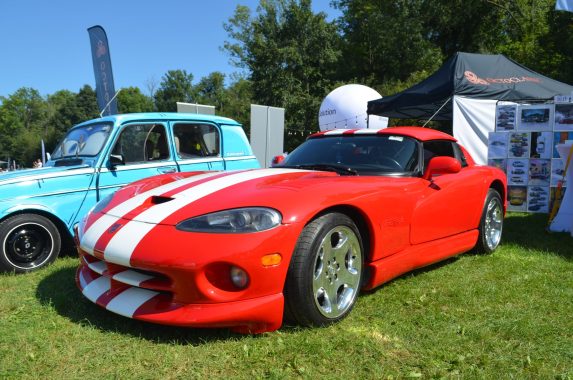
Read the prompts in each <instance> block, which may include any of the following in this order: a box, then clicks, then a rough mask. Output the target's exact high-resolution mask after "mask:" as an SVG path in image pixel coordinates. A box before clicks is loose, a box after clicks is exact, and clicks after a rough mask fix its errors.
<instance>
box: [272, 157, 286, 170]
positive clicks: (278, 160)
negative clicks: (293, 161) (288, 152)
mask: <svg viewBox="0 0 573 380" xmlns="http://www.w3.org/2000/svg"><path fill="white" fill-rule="evenodd" d="M284 160H285V155H284V154H279V155H278V156H274V157H273V160H272V161H271V167H273V166H277V165H279V164H280V163H281V162H283V161H284Z"/></svg>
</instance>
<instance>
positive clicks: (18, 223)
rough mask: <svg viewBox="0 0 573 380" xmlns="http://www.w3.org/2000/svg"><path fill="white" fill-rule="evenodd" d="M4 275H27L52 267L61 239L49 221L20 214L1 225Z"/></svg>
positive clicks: (0, 267) (0, 266) (0, 259)
mask: <svg viewBox="0 0 573 380" xmlns="http://www.w3.org/2000/svg"><path fill="white" fill-rule="evenodd" d="M0 244H1V246H0V271H2V272H16V273H24V272H30V271H32V270H35V269H38V268H42V267H44V266H46V265H48V264H50V263H52V262H53V261H54V260H55V259H56V257H58V255H59V253H60V247H61V237H60V233H59V232H58V229H57V228H56V226H55V225H54V223H52V222H51V221H50V220H49V219H48V218H46V217H43V216H41V215H37V214H20V215H15V216H12V217H9V218H8V219H6V220H4V221H3V222H2V223H0Z"/></svg>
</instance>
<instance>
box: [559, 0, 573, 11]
mask: <svg viewBox="0 0 573 380" xmlns="http://www.w3.org/2000/svg"><path fill="white" fill-rule="evenodd" d="M555 9H556V10H558V11H569V12H573V0H557V3H556V4H555Z"/></svg>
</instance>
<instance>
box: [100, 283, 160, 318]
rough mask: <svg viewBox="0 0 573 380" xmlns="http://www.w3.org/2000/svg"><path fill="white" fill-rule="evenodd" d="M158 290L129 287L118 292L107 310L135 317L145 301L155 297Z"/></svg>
mask: <svg viewBox="0 0 573 380" xmlns="http://www.w3.org/2000/svg"><path fill="white" fill-rule="evenodd" d="M157 294H159V293H158V292H154V291H151V290H146V289H140V288H129V289H127V290H126V291H124V292H121V293H120V294H118V295H117V296H116V297H115V298H114V299H112V300H111V301H110V302H109V303H108V304H107V306H106V307H105V308H106V309H107V310H109V311H112V312H114V313H117V314H119V315H123V316H124V317H129V318H132V317H133V313H135V311H136V310H137V309H138V308H139V307H140V306H141V305H143V304H144V303H146V302H147V301H149V300H150V299H151V298H153V297H155V296H156V295H157Z"/></svg>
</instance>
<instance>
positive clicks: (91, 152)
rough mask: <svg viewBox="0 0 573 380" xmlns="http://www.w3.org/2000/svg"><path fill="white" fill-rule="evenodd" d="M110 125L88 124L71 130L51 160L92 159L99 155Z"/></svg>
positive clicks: (109, 130)
mask: <svg viewBox="0 0 573 380" xmlns="http://www.w3.org/2000/svg"><path fill="white" fill-rule="evenodd" d="M111 128H112V127H111V125H110V124H90V125H86V126H82V127H77V128H73V129H71V130H70V131H69V132H68V134H67V135H66V136H65V137H64V139H63V140H62V141H61V142H60V143H59V144H58V146H57V147H56V149H55V150H54V152H53V153H52V156H51V159H52V160H59V159H62V158H77V157H94V156H97V155H98V154H99V152H100V151H101V150H102V148H103V146H104V145H105V142H106V140H107V138H108V137H109V134H110V132H111Z"/></svg>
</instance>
